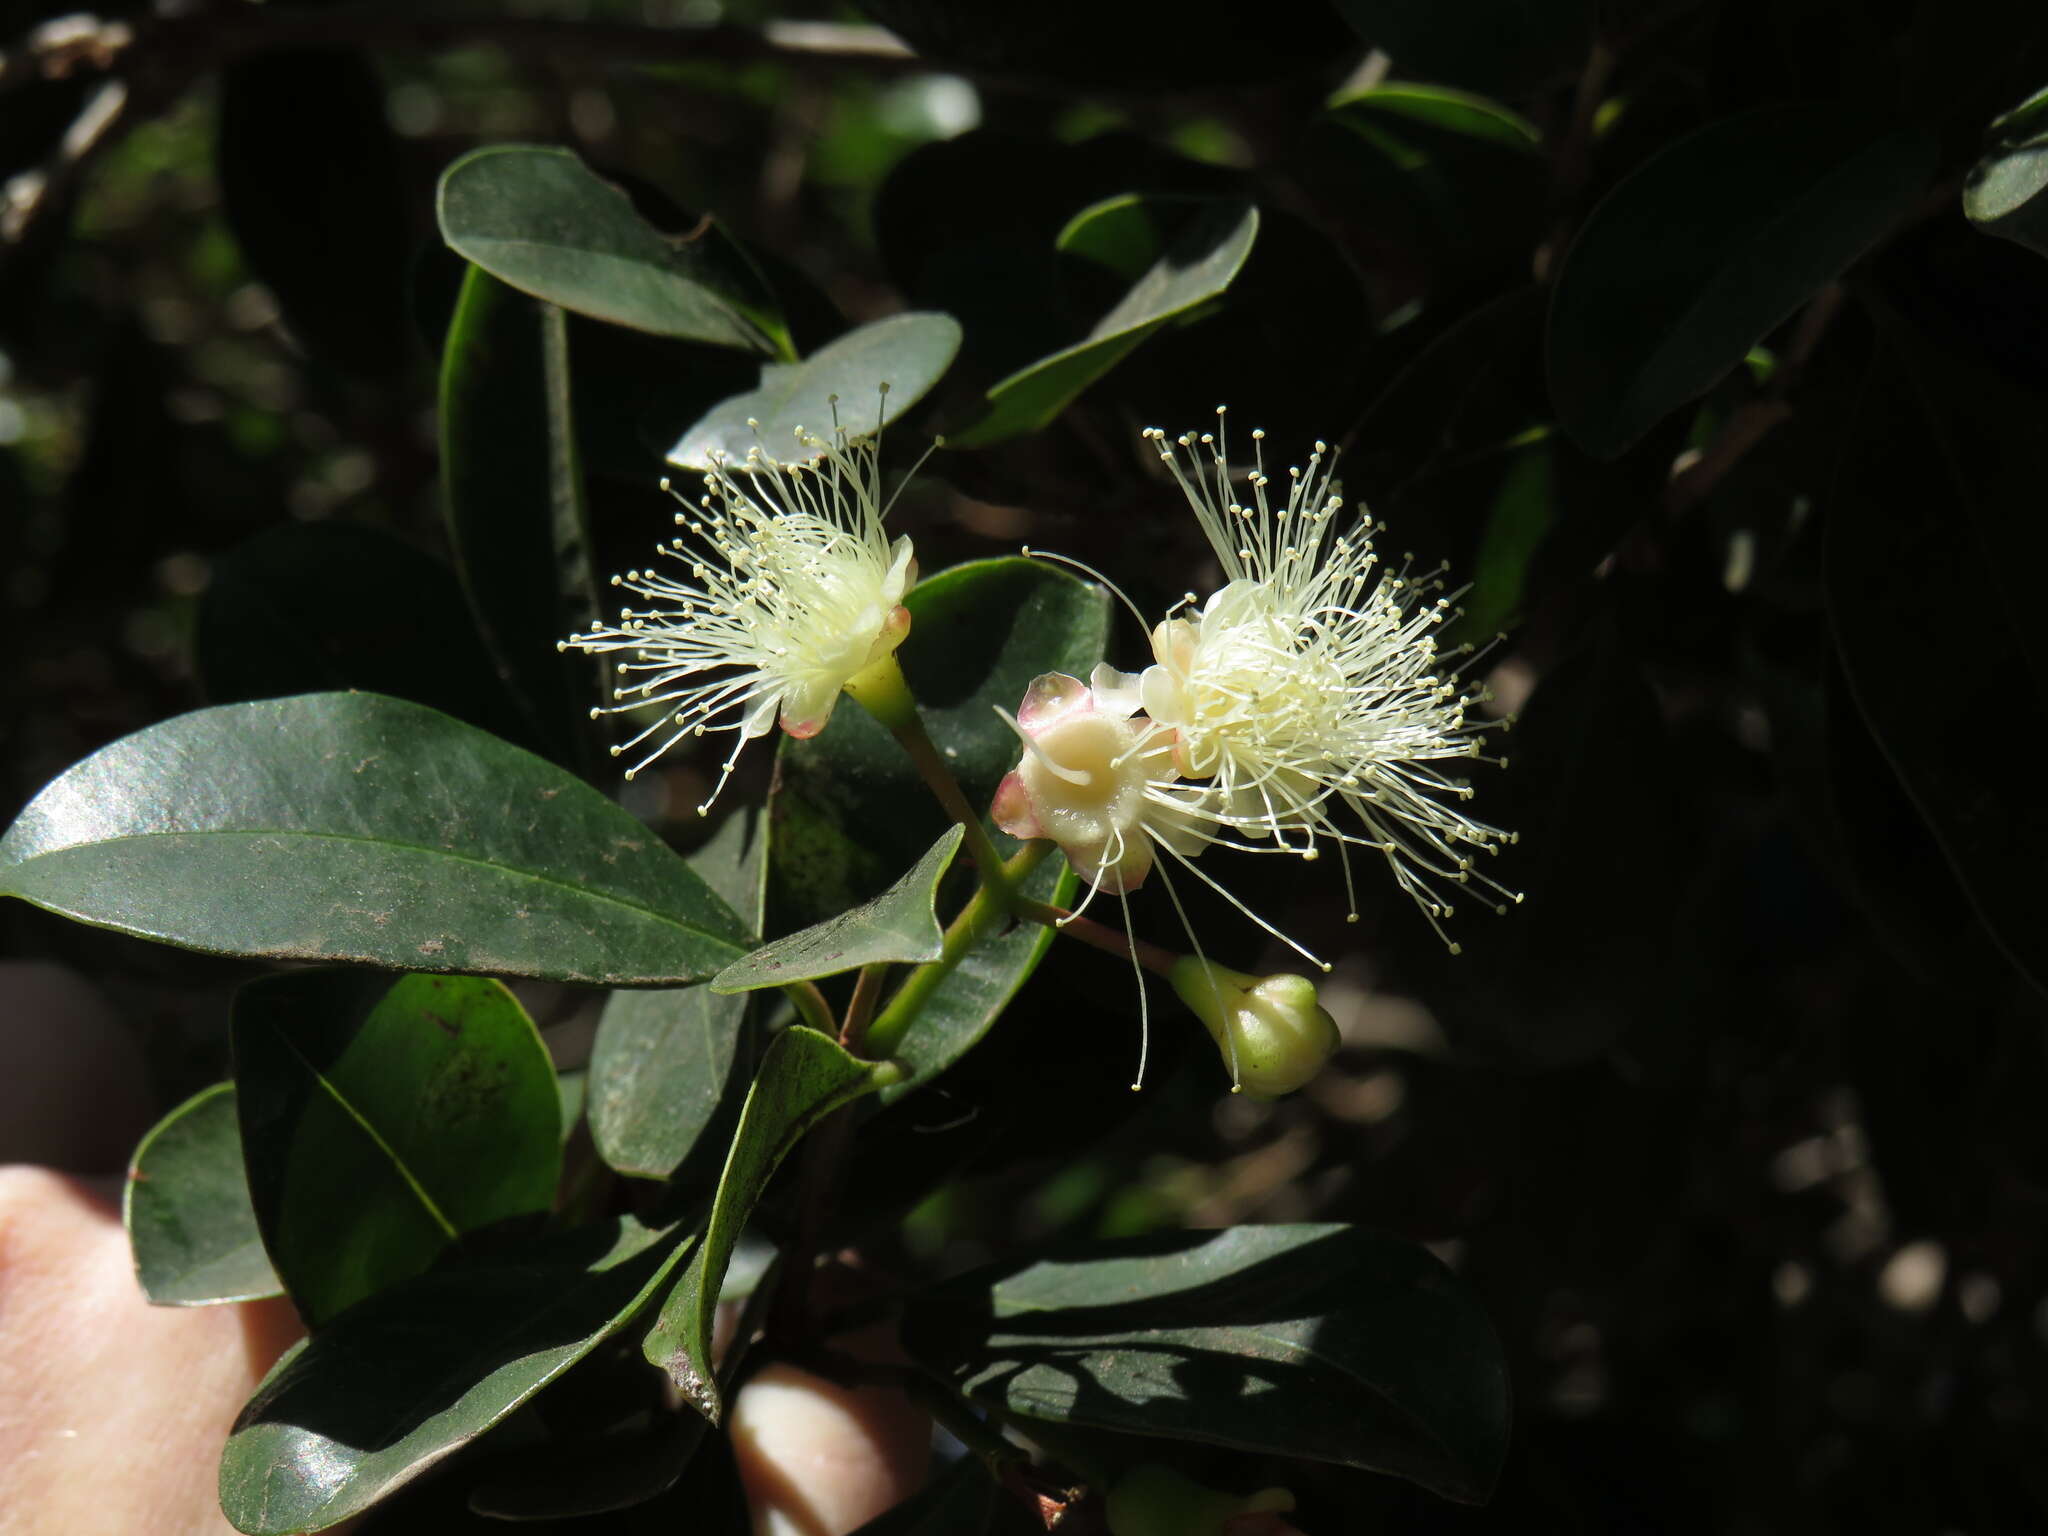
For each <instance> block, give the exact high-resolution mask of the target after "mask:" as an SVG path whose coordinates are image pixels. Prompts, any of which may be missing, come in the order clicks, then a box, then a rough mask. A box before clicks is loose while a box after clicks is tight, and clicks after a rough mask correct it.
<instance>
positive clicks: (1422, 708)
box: [1138, 410, 1520, 951]
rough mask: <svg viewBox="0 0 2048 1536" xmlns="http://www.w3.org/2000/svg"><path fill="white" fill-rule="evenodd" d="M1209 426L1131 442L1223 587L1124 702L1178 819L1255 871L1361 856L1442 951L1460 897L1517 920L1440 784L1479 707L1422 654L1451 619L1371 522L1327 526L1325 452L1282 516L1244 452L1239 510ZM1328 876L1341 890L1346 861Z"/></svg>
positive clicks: (1456, 789)
mask: <svg viewBox="0 0 2048 1536" xmlns="http://www.w3.org/2000/svg"><path fill="white" fill-rule="evenodd" d="M1217 415H1218V418H1219V419H1218V426H1217V431H1216V432H1214V433H1208V432H1204V433H1201V434H1199V435H1196V434H1186V435H1183V436H1181V437H1179V438H1176V439H1172V440H1170V441H1169V440H1168V438H1167V436H1166V434H1165V433H1164V432H1161V431H1159V430H1158V429H1156V428H1154V429H1151V430H1149V431H1147V432H1146V434H1145V436H1146V437H1147V438H1148V439H1149V440H1150V441H1152V442H1153V443H1154V444H1155V445H1156V447H1157V449H1158V452H1159V457H1160V459H1161V460H1162V461H1163V462H1164V463H1165V464H1166V465H1167V467H1168V468H1169V470H1170V471H1171V473H1172V475H1173V477H1174V479H1175V481H1176V482H1177V483H1178V484H1179V486H1180V488H1181V490H1182V491H1183V492H1184V493H1185V494H1186V496H1187V499H1188V503H1189V505H1190V506H1191V507H1193V509H1194V512H1195V515H1196V517H1197V518H1198V519H1199V520H1200V522H1201V525H1202V531H1203V533H1205V534H1206V535H1207V536H1208V540H1209V544H1210V547H1211V548H1212V549H1213V550H1214V551H1215V554H1216V558H1217V561H1218V563H1219V564H1220V565H1221V567H1222V573H1223V578H1224V584H1223V585H1222V586H1221V587H1220V588H1219V589H1218V590H1217V591H1215V592H1214V593H1212V594H1210V596H1209V597H1208V599H1207V600H1206V601H1205V602H1203V603H1202V604H1201V606H1200V607H1199V608H1198V609H1197V608H1194V607H1193V606H1192V605H1193V602H1194V599H1193V595H1192V594H1190V596H1189V598H1188V600H1187V602H1188V605H1189V606H1188V607H1187V609H1186V610H1185V611H1184V612H1182V613H1180V614H1178V615H1170V616H1169V617H1168V618H1167V619H1166V621H1165V622H1163V623H1161V624H1160V625H1159V626H1158V627H1157V628H1155V629H1154V630H1153V632H1152V654H1153V664H1152V665H1151V666H1150V667H1147V668H1146V669H1145V671H1144V673H1143V674H1142V676H1141V677H1140V679H1139V682H1138V692H1139V697H1140V700H1141V702H1142V704H1143V707H1144V710H1145V713H1146V715H1147V716H1149V718H1150V719H1151V721H1152V722H1153V723H1154V726H1155V727H1156V728H1157V729H1158V730H1160V731H1163V732H1168V733H1170V734H1171V740H1172V750H1173V762H1174V766H1175V767H1176V768H1177V769H1178V770H1179V772H1180V775H1181V778H1182V780H1183V781H1184V782H1192V783H1196V784H1200V785H1203V786H1205V787H1206V790H1207V793H1206V794H1201V795H1194V796H1189V795H1188V794H1187V791H1186V790H1184V789H1183V790H1181V791H1178V793H1179V794H1180V795H1181V796H1182V797H1183V805H1184V808H1185V810H1186V812H1187V814H1188V815H1189V816H1190V817H1192V818H1193V819H1194V820H1195V821H1196V822H1197V823H1198V824H1199V825H1200V827H1201V829H1202V834H1203V836H1204V837H1205V838H1206V839H1207V840H1209V841H1211V842H1218V843H1225V844H1229V845H1232V846H1236V847H1242V848H1250V849H1253V850H1255V851H1264V852H1281V853H1294V854H1297V855H1299V856H1301V857H1304V858H1313V857H1315V856H1316V853H1317V851H1318V849H1319V846H1320V845H1321V844H1323V843H1326V842H1327V843H1331V844H1334V845H1335V846H1336V847H1337V849H1338V851H1339V853H1340V855H1343V854H1346V853H1347V852H1348V850H1350V849H1353V848H1362V849H1369V850H1372V851H1375V852H1378V853H1380V854H1382V855H1384V856H1385V858H1386V860H1387V863H1388V866H1389V868H1390V869H1391V870H1392V872H1393V876H1394V880H1395V882H1396V884H1397V885H1399V886H1400V888H1401V889H1402V890H1404V891H1406V892H1407V893H1408V894H1409V895H1410V896H1411V897H1413V898H1414V899H1415V901H1416V902H1417V904H1418V905H1419V906H1420V907H1421V908H1422V910H1423V912H1424V914H1425V915H1426V916H1427V917H1428V918H1429V919H1430V922H1431V924H1432V926H1435V927H1436V928H1437V931H1438V933H1439V934H1442V931H1443V930H1442V927H1441V924H1440V923H1439V922H1438V919H1440V918H1442V917H1445V916H1448V915H1449V914H1450V912H1451V909H1452V900H1451V890H1452V888H1454V887H1459V886H1465V885H1468V884H1469V883H1470V882H1472V881H1474V880H1477V881H1479V882H1482V883H1484V884H1486V885H1488V886H1491V887H1492V888H1493V890H1494V891H1496V892H1497V893H1498V894H1499V895H1500V896H1501V897H1505V898H1507V899H1509V900H1515V901H1519V900H1520V897H1519V896H1518V895H1516V894H1515V893H1513V892H1510V891H1507V890H1506V889H1504V888H1503V887H1500V886H1499V885H1498V884H1497V883H1495V882H1493V881H1491V880H1490V879H1489V878H1488V877H1487V876H1485V875H1484V874H1482V873H1480V872H1478V871H1477V870H1476V869H1475V868H1474V859H1473V855H1474V854H1475V853H1479V852H1487V853H1491V852H1496V851H1498V849H1499V848H1500V846H1501V845H1502V844H1503V843H1504V842H1509V841H1512V835H1511V834H1509V833H1505V832H1502V831H1501V830H1499V829H1498V828H1495V827H1492V826H1489V825H1487V824H1486V823H1484V822H1481V821H1476V820H1474V819H1473V818H1471V817H1470V816H1468V815H1466V814H1465V812H1464V810H1463V809H1462V806H1463V804H1464V802H1465V801H1466V800H1467V799H1469V798H1470V796H1471V793H1472V790H1471V787H1470V785H1469V784H1468V783H1467V782H1466V781H1465V780H1464V779H1463V778H1462V777H1458V776H1455V775H1454V774H1453V773H1451V772H1449V771H1447V770H1446V767H1445V766H1444V765H1445V764H1448V763H1451V762H1454V761H1456V760H1458V759H1463V758H1472V757H1477V756H1479V755H1480V739H1479V735H1478V732H1479V731H1481V730H1483V729H1484V728H1485V726H1486V724H1490V723H1491V722H1483V723H1482V722H1476V721H1474V720H1472V719H1471V718H1470V715H1471V712H1472V710H1473V706H1474V705H1475V704H1476V703H1477V702H1478V696H1477V695H1476V694H1475V693H1474V692H1473V691H1472V690H1471V689H1470V688H1469V687H1468V686H1467V685H1466V684H1465V683H1464V682H1463V681H1462V680H1461V678H1460V675H1459V673H1460V667H1459V665H1458V664H1457V657H1456V656H1455V655H1454V654H1452V653H1447V652H1445V651H1444V650H1443V649H1442V647H1441V646H1440V644H1439V642H1438V640H1437V629H1438V626H1439V625H1440V624H1442V623H1443V622H1444V620H1445V619H1446V618H1447V617H1449V615H1450V612H1451V608H1450V600H1449V599H1448V598H1446V597H1443V596H1441V595H1439V592H1440V589H1441V581H1440V579H1439V578H1438V577H1437V576H1435V575H1432V576H1430V577H1426V578H1423V579H1420V580H1418V579H1415V578H1411V577H1410V576H1408V575H1407V574H1405V573H1404V572H1400V571H1393V570H1388V569H1386V568H1385V567H1384V566H1383V565H1382V563H1381V562H1380V559H1379V557H1378V555H1377V554H1376V553H1375V551H1374V549H1373V524H1372V520H1371V519H1370V518H1369V517H1368V516H1366V515H1365V514H1364V513H1363V512H1362V511H1361V512H1360V513H1359V514H1358V515H1357V516H1356V517H1355V518H1349V519H1347V518H1346V517H1345V515H1344V513H1345V507H1344V500H1343V497H1342V496H1341V495H1340V494H1339V493H1338V491H1337V489H1336V487H1335V485H1334V482H1333V479H1332V476H1333V473H1334V469H1335V456H1334V455H1333V454H1332V453H1331V452H1330V450H1329V449H1328V448H1327V447H1326V446H1325V445H1324V444H1322V443H1317V444H1316V446H1315V452H1314V453H1313V454H1312V455H1311V456H1310V458H1309V461H1308V464H1307V466H1306V467H1305V468H1301V469H1290V470H1289V471H1288V486H1287V496H1286V500H1285V502H1284V503H1280V502H1278V501H1277V499H1276V498H1271V497H1269V496H1268V487H1269V484H1270V482H1269V480H1268V477H1267V475H1266V471H1265V466H1264V462H1263V452H1264V449H1263V444H1264V437H1265V434H1264V433H1263V432H1254V433H1252V444H1253V454H1254V458H1253V466H1252V468H1251V470H1250V471H1249V472H1248V473H1247V474H1246V475H1245V476H1244V479H1245V483H1246V485H1247V486H1248V488H1249V492H1250V498H1249V504H1247V503H1246V502H1245V501H1243V500H1240V499H1239V495H1238V493H1237V491H1236V489H1235V487H1234V477H1233V474H1232V471H1231V468H1230V462H1229V454H1228V449H1227V445H1226V443H1225V440H1224V436H1223V431H1222V420H1221V418H1222V415H1223V413H1222V412H1221V411H1220V410H1219V411H1218V413H1217ZM1345 876H1346V883H1347V886H1348V884H1349V879H1350V866H1349V861H1348V858H1347V859H1346V861H1345ZM1354 916H1355V913H1354ZM1451 948H1452V949H1453V951H1455V950H1456V948H1457V946H1456V945H1455V944H1453V945H1451Z"/></svg>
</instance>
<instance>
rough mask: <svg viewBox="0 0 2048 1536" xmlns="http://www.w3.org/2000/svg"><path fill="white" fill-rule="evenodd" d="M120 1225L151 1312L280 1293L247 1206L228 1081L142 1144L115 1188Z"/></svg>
mask: <svg viewBox="0 0 2048 1536" xmlns="http://www.w3.org/2000/svg"><path fill="white" fill-rule="evenodd" d="M121 1224H122V1225H123V1226H125V1227H126V1228H127V1229H128V1243H129V1246H130V1247H131V1248H132V1249H133V1250H134V1252H135V1278H136V1280H137V1281H138V1282H139V1283H140V1284H141V1286H142V1294H143V1295H145V1296H147V1297H148V1298H149V1299H150V1300H151V1301H152V1302H154V1303H156V1305H158V1306H160V1307H198V1306H207V1305H210V1304H211V1303H213V1302H217V1301H251V1300H254V1299H255V1298H256V1297H258V1296H276V1295H278V1294H280V1293H281V1292H282V1291H283V1289H284V1287H283V1286H282V1285H281V1284H280V1283H279V1281H278V1278H277V1271H276V1270H274V1269H272V1268H271V1267H270V1259H269V1257H268V1256H267V1255H266V1254H265V1253H264V1251H263V1237H262V1234H261V1233H259V1232H258V1231H257V1229H256V1212H255V1210H254V1209H253V1208H252V1207H251V1206H250V1204H249V1181H248V1178H247V1176H246V1175H244V1173H243V1172H242V1133H241V1130H240V1127H239V1126H238V1125H237V1123H236V1120H235V1085H234V1084H233V1083H215V1084H214V1085H213V1086H212V1087H211V1088H202V1089H201V1090H200V1091H199V1092H198V1093H195V1094H194V1095H193V1096H192V1097H191V1098H189V1099H187V1100H186V1101H185V1102H184V1103H182V1104H180V1105H179V1106H178V1107H177V1108H176V1109H174V1110H172V1111H171V1112H170V1113H169V1114H168V1115H165V1116H164V1117H163V1119H161V1120H159V1121H158V1122H157V1123H156V1124H155V1125H154V1126H152V1127H151V1128H150V1131H149V1134H148V1135H146V1136H144V1137H143V1138H142V1142H141V1144H140V1145H139V1146H137V1147H136V1149H135V1159H134V1161H133V1162H132V1163H130V1164H129V1167H128V1183H127V1186H126V1187H125V1188H124V1189H123V1190H122V1191H121Z"/></svg>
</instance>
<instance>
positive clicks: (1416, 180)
mask: <svg viewBox="0 0 2048 1536" xmlns="http://www.w3.org/2000/svg"><path fill="white" fill-rule="evenodd" d="M1323 121H1324V123H1325V124H1327V125H1328V126H1327V129H1324V128H1321V127H1319V128H1318V129H1317V135H1318V138H1317V142H1318V143H1320V144H1321V145H1323V146H1324V147H1326V148H1327V150H1328V152H1329V156H1330V161H1331V164H1332V165H1333V166H1338V167H1342V168H1343V170H1344V172H1345V175H1346V180H1347V181H1348V182H1349V183H1350V185H1351V186H1352V187H1354V188H1355V191H1356V196H1357V199H1358V201H1359V202H1360V203H1361V204H1362V205H1363V206H1365V207H1367V208H1371V209H1379V208H1383V207H1386V206H1387V205H1388V203H1389V201H1390V200H1395V201H1394V206H1395V207H1397V208H1398V207H1399V206H1400V205H1401V204H1406V205H1407V206H1408V207H1409V208H1411V209H1412V210H1413V215H1412V216H1413V217H1414V218H1415V219H1416V221H1417V226H1418V230H1419V231H1421V232H1426V233H1427V234H1428V235H1429V237H1430V238H1429V240H1428V241H1427V242H1426V243H1424V246H1423V249H1424V251H1425V252H1426V253H1427V259H1428V260H1429V262H1430V269H1431V270H1430V281H1431V284H1432V287H1433V288H1434V289H1436V290H1438V291H1444V290H1448V289H1452V288H1454V287H1455V286H1456V281H1455V279H1456V276H1457V274H1456V273H1455V272H1447V271H1446V270H1444V266H1445V262H1446V260H1451V261H1455V262H1456V263H1458V265H1459V266H1460V267H1461V268H1463V269H1481V270H1497V271H1501V272H1502V273H1503V274H1504V275H1505V274H1506V272H1507V271H1508V270H1509V269H1511V268H1512V267H1514V266H1515V265H1517V264H1519V265H1520V266H1521V267H1522V268H1523V269H1524V270H1526V266H1527V259H1528V251H1529V248H1530V247H1531V245H1533V244H1534V242H1535V240H1536V239H1537V237H1538V234H1539V232H1540V229H1541V220H1542V216H1543V209H1544V195H1545V191H1546V184H1545V178H1546V168H1545V166H1544V163H1543V161H1542V159H1541V158H1540V157H1539V155H1538V154H1537V152H1536V151H1537V147H1538V137H1537V133H1536V130H1535V128H1534V127H1533V126H1532V125H1531V124H1530V123H1529V122H1527V121H1526V120H1525V119H1523V118H1522V117H1520V116H1518V115H1517V114H1515V113H1513V112H1510V111H1509V110H1508V109H1507V108H1505V107H1503V106H1501V105H1500V104H1499V103H1497V102H1493V101H1489V100H1487V99H1486V98H1485V97H1483V96H1474V95H1470V94H1468V93H1466V92H1463V91H1455V90H1447V89H1444V88H1443V87H1440V86H1426V85H1407V84H1399V85H1378V86H1373V87H1371V88H1370V89H1368V90H1364V91H1358V92H1355V93H1353V94H1351V95H1348V96H1344V97H1341V98H1340V99H1338V100H1336V101H1334V102H1332V103H1331V104H1330V110H1329V112H1328V114H1327V115H1326V117H1325V118H1324V120H1323ZM1340 136H1341V137H1340ZM1376 222H1383V219H1382V220H1376ZM1390 237H1392V236H1391V232H1390V234H1389V235H1383V236H1382V237H1381V238H1390ZM1233 403H1234V402H1233Z"/></svg>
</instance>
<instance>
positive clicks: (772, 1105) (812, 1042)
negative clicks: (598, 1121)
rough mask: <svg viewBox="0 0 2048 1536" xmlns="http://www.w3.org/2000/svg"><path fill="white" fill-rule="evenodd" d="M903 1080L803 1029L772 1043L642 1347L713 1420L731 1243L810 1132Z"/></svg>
mask: <svg viewBox="0 0 2048 1536" xmlns="http://www.w3.org/2000/svg"><path fill="white" fill-rule="evenodd" d="M896 1076H897V1072H896V1069H894V1068H893V1067H890V1066H888V1065H887V1064H885V1063H881V1062H871V1061H862V1060H860V1058H858V1057H856V1056H854V1055H852V1054H851V1053H850V1052H848V1051H847V1050H846V1049H845V1048H844V1047H843V1046H841V1045H840V1044H839V1042H838V1041H836V1040H834V1039H832V1038H830V1037H829V1036H827V1035H821V1034H819V1033H818V1032H817V1031H816V1030H814V1029H806V1028H804V1027H803V1026H802V1025H800V1024H797V1025H792V1026H790V1027H789V1028H788V1029H785V1030H784V1031H783V1032H782V1033H781V1034H780V1035H777V1036H776V1037H775V1043H774V1044H773V1045H771V1046H769V1048H768V1055H767V1058H766V1059H765V1060H764V1061H763V1062H762V1063H761V1072H760V1075H759V1076H758V1077H756V1078H755V1079H754V1086H753V1089H752V1091H751V1092H749V1093H748V1095H747V1105H746V1108H745V1109H744V1110H743V1111H742V1112H741V1114H740V1125H739V1130H738V1131H737V1132H736V1133H735V1134H734V1136H733V1141H732V1151H731V1152H730V1153H729V1154H728V1155H727V1157H726V1161H725V1171H724V1173H722V1174H721V1175H720V1176H719V1180H718V1195H717V1197H716V1199H715V1200H714V1201H713V1203H712V1207H711V1219H710V1222H709V1223H708V1225H707V1226H706V1227H705V1229H704V1240H703V1242H702V1243H700V1244H699V1245H698V1248H697V1252H696V1253H695V1254H694V1255H693V1256H692V1258H691V1260H690V1265H689V1267H688V1268H687V1269H685V1270H684V1271H683V1277H682V1279H680V1280H679V1281H677V1282H676V1287H675V1289H674V1290H673V1291H672V1292H671V1293H670V1294H669V1297H668V1300H666V1301H665V1302H663V1303H662V1307H661V1316H660V1317H659V1318H657V1319H656V1320H655V1324H654V1327H653V1328H651V1329H650V1330H649V1331H648V1334H647V1338H646V1342H645V1344H644V1346H643V1347H644V1349H645V1351H646V1354H647V1358H648V1359H649V1360H650V1361H652V1362H653V1363H654V1364H655V1365H658V1366H660V1367H661V1368H662V1369H663V1370H665V1371H667V1372H668V1373H669V1376H670V1377H671V1378H672V1379H673V1380H674V1381H675V1384H676V1385H677V1387H679V1388H680V1389H681V1390H682V1393H683V1395H684V1397H686V1398H687V1399H689V1401H690V1402H691V1403H692V1404H693V1405H694V1406H695V1407H696V1408H697V1409H698V1411H699V1412H701V1413H702V1414H703V1415H704V1416H705V1417H706V1418H708V1419H710V1420H711V1421H712V1422H713V1423H716V1422H718V1420H719V1418H720V1417H721V1415H722V1414H723V1413H724V1400H723V1397H722V1395H721V1394H720V1392H719V1389H718V1382H717V1379H716V1377H715V1376H714V1374H713V1372H712V1360H711V1317H712V1313H713V1312H714V1311H715V1310H716V1309H717V1306H718V1296H719V1290H720V1287H721V1286H722V1285H723V1283H724V1280H725V1269H726V1265H727V1264H728V1263H729V1262H730V1260H731V1258H732V1250H733V1246H734V1244H735V1243H737V1242H738V1241H739V1236H740V1232H741V1229H742V1228H744V1227H745V1225H746V1222H747V1218H748V1216H749V1215H750V1214H751V1213H752V1212H753V1209H754V1204H755V1202H756V1201H758V1200H759V1199H760V1198H761V1191H762V1190H763V1189H765V1188H766V1187H767V1185H768V1179H769V1176H770V1175H771V1174H773V1173H774V1172H775V1170H776V1168H777V1167H778V1166H780V1164H781V1162H782V1159H783V1158H784V1157H786V1156H787V1155H788V1154H789V1151H790V1149H791V1148H792V1147H794V1146H795V1145H796V1144H797V1143H798V1142H799V1141H801V1140H802V1139H803V1136H804V1133H805V1132H806V1131H808V1130H809V1129H810V1128H811V1127H812V1126H814V1125H816V1124H817V1123H818V1122H819V1121H820V1120H822V1119H823V1118H824V1117H825V1116H826V1115H828V1114H830V1113H831V1112H832V1111H833V1110H835V1109H837V1108H838V1107H839V1106H840V1105H842V1104H845V1103H849V1102H850V1101H852V1100H854V1099H857V1098H859V1097H860V1096H861V1095H862V1094H864V1093H869V1092H872V1091H873V1090H874V1089H876V1088H879V1087H882V1086H884V1085H885V1084H887V1083H889V1082H891V1081H893V1080H894V1079H895V1077H896Z"/></svg>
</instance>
